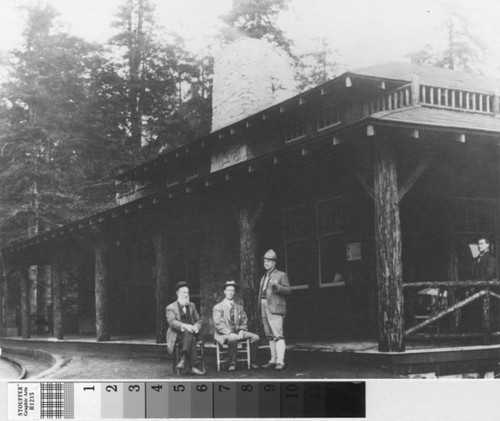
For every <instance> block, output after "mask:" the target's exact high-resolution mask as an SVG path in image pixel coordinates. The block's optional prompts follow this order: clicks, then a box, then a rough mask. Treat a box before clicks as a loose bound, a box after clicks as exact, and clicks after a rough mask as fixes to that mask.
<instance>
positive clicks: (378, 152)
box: [374, 139, 404, 352]
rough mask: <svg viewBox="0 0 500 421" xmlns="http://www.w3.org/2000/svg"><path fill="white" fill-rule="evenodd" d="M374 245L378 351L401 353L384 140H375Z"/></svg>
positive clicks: (391, 188)
mask: <svg viewBox="0 0 500 421" xmlns="http://www.w3.org/2000/svg"><path fill="white" fill-rule="evenodd" d="M374 180H375V185H374V192H375V244H376V259H377V287H378V306H379V307H378V312H379V314H378V330H379V341H378V349H379V351H381V352H400V351H404V342H403V332H404V319H403V265H402V261H401V226H400V218H399V202H398V177H397V166H396V157H395V156H394V154H393V152H392V151H391V146H390V145H389V143H388V141H387V140H386V139H377V140H376V141H375V154H374Z"/></svg>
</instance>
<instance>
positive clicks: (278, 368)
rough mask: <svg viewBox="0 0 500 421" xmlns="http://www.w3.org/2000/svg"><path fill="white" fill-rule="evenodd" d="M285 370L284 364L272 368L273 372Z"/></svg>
mask: <svg viewBox="0 0 500 421" xmlns="http://www.w3.org/2000/svg"><path fill="white" fill-rule="evenodd" d="M284 368H285V365H284V364H276V367H274V369H275V370H283V369H284Z"/></svg>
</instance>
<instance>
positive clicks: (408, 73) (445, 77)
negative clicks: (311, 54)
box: [350, 62, 500, 92]
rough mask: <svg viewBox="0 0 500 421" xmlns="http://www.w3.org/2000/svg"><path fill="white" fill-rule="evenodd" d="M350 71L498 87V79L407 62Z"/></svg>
mask: <svg viewBox="0 0 500 421" xmlns="http://www.w3.org/2000/svg"><path fill="white" fill-rule="evenodd" d="M350 73H353V74H356V75H363V76H369V77H376V78H381V79H394V80H402V81H408V82H410V81H411V80H412V76H413V75H417V76H418V77H419V78H420V82H421V83H423V84H425V85H433V86H441V87H444V88H451V89H463V90H471V91H478V92H479V91H482V92H495V90H496V89H498V88H500V79H496V78H489V77H485V76H477V75H473V74H470V73H463V72H459V71H456V70H449V69H441V68H438V67H428V66H419V65H415V64H409V63H399V62H393V63H387V64H381V65H378V66H373V67H367V68H363V69H358V70H354V71H352V72H350Z"/></svg>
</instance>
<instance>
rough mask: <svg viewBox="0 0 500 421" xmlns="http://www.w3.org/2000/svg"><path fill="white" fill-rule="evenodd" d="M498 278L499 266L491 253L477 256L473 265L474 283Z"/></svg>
mask: <svg viewBox="0 0 500 421" xmlns="http://www.w3.org/2000/svg"><path fill="white" fill-rule="evenodd" d="M496 276H497V264H496V260H495V258H494V257H493V256H492V255H491V254H490V252H489V251H487V252H485V253H483V255H482V256H477V257H476V258H475V259H474V262H473V263H472V280H473V281H491V280H492V279H495V278H496Z"/></svg>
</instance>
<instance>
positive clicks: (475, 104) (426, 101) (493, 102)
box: [363, 78, 500, 116]
mask: <svg viewBox="0 0 500 421" xmlns="http://www.w3.org/2000/svg"><path fill="white" fill-rule="evenodd" d="M414 105H420V106H424V107H431V108H441V109H446V110H452V111H462V112H467V113H476V114H484V115H499V114H500V96H499V95H497V94H495V93H492V92H479V91H472V90H464V89H457V88H446V87H442V86H435V85H427V84H420V83H419V81H418V79H417V78H414V80H413V81H412V82H411V83H408V84H406V85H403V86H400V87H398V88H396V89H394V90H392V91H390V92H387V93H385V94H383V95H380V96H378V97H377V98H374V99H372V100H371V101H369V102H367V103H365V104H364V105H363V115H364V116H367V115H370V114H375V113H378V112H380V111H392V110H397V109H401V108H406V107H410V106H414Z"/></svg>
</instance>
